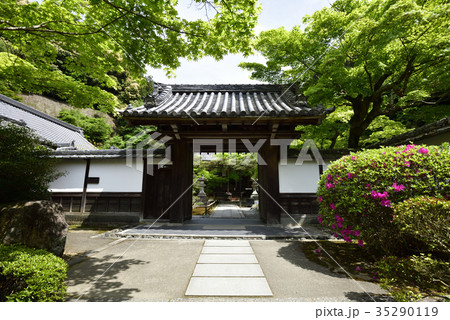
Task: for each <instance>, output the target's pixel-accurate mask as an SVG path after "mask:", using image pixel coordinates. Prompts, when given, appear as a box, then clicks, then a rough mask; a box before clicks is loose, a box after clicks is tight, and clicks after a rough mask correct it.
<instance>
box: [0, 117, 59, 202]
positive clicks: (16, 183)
mask: <svg viewBox="0 0 450 320" xmlns="http://www.w3.org/2000/svg"><path fill="white" fill-rule="evenodd" d="M50 155H51V151H50V149H49V148H48V147H46V146H43V145H42V141H41V140H40V139H39V138H38V137H37V136H36V135H35V134H34V133H33V132H32V131H31V130H30V129H28V128H26V127H22V126H18V125H15V124H11V123H8V122H5V121H2V120H1V119H0V204H6V203H14V202H18V201H30V200H43V199H49V198H50V193H49V191H48V188H49V184H50V182H52V181H53V180H55V179H56V178H57V177H59V176H60V174H59V173H58V172H56V170H55V163H56V161H57V160H56V159H54V158H52V157H50Z"/></svg>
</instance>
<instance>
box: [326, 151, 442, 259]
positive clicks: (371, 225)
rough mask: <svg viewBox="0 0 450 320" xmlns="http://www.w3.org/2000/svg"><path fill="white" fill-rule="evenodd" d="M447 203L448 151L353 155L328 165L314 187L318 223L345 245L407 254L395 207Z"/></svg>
mask: <svg viewBox="0 0 450 320" xmlns="http://www.w3.org/2000/svg"><path fill="white" fill-rule="evenodd" d="M420 195H423V196H430V197H436V198H442V199H448V198H449V195H450V153H449V149H448V147H443V146H441V147H438V146H425V145H422V146H417V145H406V146H398V147H384V148H381V149H376V150H366V151H360V152H355V153H351V154H350V155H348V156H345V157H342V158H341V159H339V160H337V161H335V162H333V163H331V164H330V165H329V167H328V168H327V170H326V171H325V172H324V174H323V175H322V176H321V179H320V182H319V188H318V201H319V202H320V207H319V221H320V222H321V223H322V224H323V225H325V226H328V227H329V228H331V229H332V230H334V232H335V236H337V237H342V238H343V239H344V240H346V241H347V242H352V240H357V241H358V244H359V245H361V246H363V245H365V244H368V245H370V246H371V247H372V248H373V249H374V250H379V251H381V252H383V253H384V254H388V255H397V254H400V255H401V254H405V253H407V251H408V250H409V249H408V247H405V246H403V244H408V243H410V240H411V239H404V241H403V243H399V242H398V239H399V238H398V235H399V234H400V232H401V230H400V228H399V225H398V224H396V223H394V218H395V213H394V207H395V205H396V204H397V203H400V202H403V201H404V200H407V199H409V198H413V197H416V196H420Z"/></svg>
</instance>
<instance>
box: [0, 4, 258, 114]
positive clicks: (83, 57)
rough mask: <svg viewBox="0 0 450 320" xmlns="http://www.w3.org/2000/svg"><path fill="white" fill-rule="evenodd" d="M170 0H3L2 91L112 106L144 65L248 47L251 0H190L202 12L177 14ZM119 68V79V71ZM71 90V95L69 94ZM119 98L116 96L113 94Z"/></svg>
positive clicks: (137, 82) (131, 90)
mask: <svg viewBox="0 0 450 320" xmlns="http://www.w3.org/2000/svg"><path fill="white" fill-rule="evenodd" d="M176 5H177V1H175V0H43V1H41V2H40V3H38V2H29V1H27V0H3V1H2V2H1V4H0V60H1V62H2V63H1V67H0V90H2V91H3V92H6V93H8V91H9V92H23V91H26V92H32V93H38V94H46V95H49V94H50V95H51V94H52V93H53V94H54V95H55V96H56V97H58V98H59V99H62V100H64V101H68V102H69V103H71V104H73V105H74V106H90V107H94V108H97V109H101V110H104V111H108V112H112V110H113V109H114V107H117V106H118V105H119V104H120V103H121V102H122V103H123V102H125V103H128V102H129V101H126V100H127V99H126V97H125V99H124V100H125V101H124V100H122V98H123V97H120V96H119V97H117V96H116V95H115V93H117V91H123V89H124V88H126V89H127V90H128V91H127V92H128V96H130V95H131V98H133V97H134V96H135V95H136V92H139V87H142V88H144V89H145V87H146V82H147V81H146V79H145V78H144V77H143V76H144V75H145V74H146V66H152V67H154V68H165V69H166V70H167V71H168V72H170V71H172V70H174V69H176V68H177V67H178V66H179V65H180V62H179V59H180V58H187V59H198V58H200V57H202V56H206V55H208V56H212V57H214V58H216V59H220V58H222V57H223V56H224V55H226V54H229V53H237V52H242V53H244V54H249V53H251V50H252V48H251V39H252V36H253V28H254V27H255V25H256V21H257V17H258V13H259V10H260V9H259V5H258V4H257V1H256V0H216V1H204V0H193V1H192V4H191V6H192V10H204V11H205V12H207V18H205V19H196V20H189V19H187V18H186V17H182V16H180V14H179V13H178V11H177V7H176ZM124 72H125V73H126V74H125V79H122V80H121V78H124V77H123V75H124ZM73 97H76V98H75V99H74V98H73ZM119 100H121V101H119Z"/></svg>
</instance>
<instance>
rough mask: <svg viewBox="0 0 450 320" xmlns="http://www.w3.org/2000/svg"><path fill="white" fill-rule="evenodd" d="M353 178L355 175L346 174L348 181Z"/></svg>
mask: <svg viewBox="0 0 450 320" xmlns="http://www.w3.org/2000/svg"><path fill="white" fill-rule="evenodd" d="M354 176H355V174H354V173H350V172H349V173H347V178H349V179H351V178H353V177H354Z"/></svg>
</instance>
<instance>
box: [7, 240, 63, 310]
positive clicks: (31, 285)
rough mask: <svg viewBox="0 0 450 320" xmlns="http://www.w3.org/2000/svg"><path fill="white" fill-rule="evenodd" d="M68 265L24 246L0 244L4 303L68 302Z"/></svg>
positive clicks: (49, 254) (49, 255)
mask: <svg viewBox="0 0 450 320" xmlns="http://www.w3.org/2000/svg"><path fill="white" fill-rule="evenodd" d="M66 278H67V264H66V263H65V261H64V260H63V259H61V258H59V257H56V256H55V255H53V254H51V253H49V252H47V251H45V250H37V249H31V248H28V247H25V246H23V245H9V246H4V245H1V244H0V301H40V302H44V301H64V300H65V298H66V290H67V288H66V285H65V280H66Z"/></svg>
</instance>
